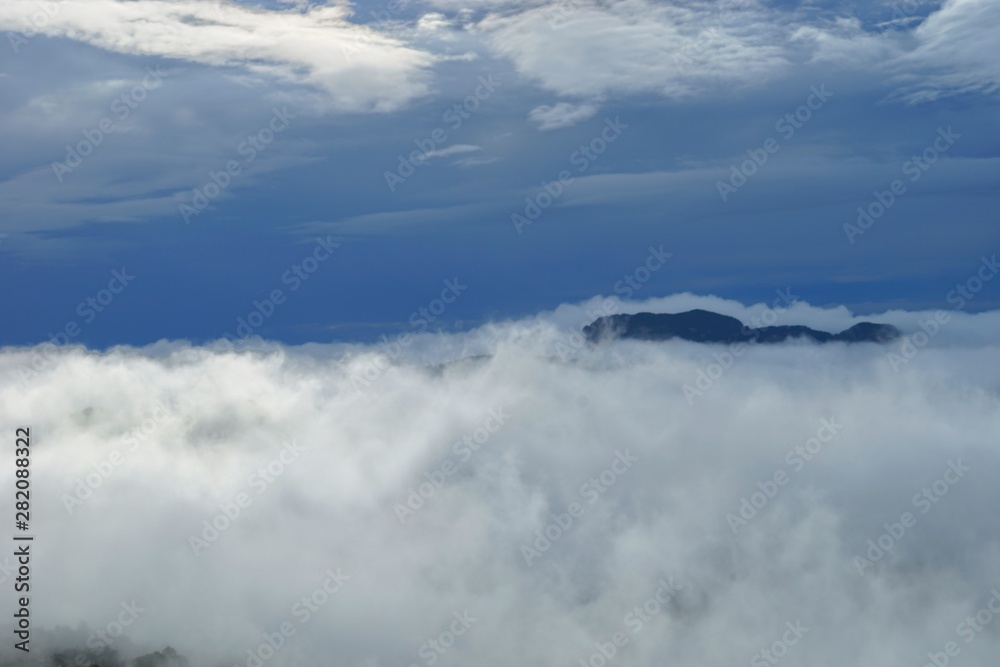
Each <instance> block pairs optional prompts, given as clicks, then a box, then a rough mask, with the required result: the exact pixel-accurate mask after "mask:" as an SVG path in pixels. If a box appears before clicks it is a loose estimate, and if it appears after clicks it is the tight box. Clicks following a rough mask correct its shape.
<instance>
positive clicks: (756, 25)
mask: <svg viewBox="0 0 1000 667" xmlns="http://www.w3.org/2000/svg"><path fill="white" fill-rule="evenodd" d="M0 30H3V31H5V34H4V39H3V40H2V41H3V42H4V43H3V44H0V140H2V145H3V147H4V150H3V151H2V153H0V179H2V182H0V206H2V212H3V215H2V216H0V234H3V236H2V237H0V279H2V280H3V281H4V284H6V285H7V286H8V289H6V290H4V292H3V294H2V296H0V307H2V308H3V312H4V314H5V318H4V323H5V326H3V327H2V328H0V344H17V345H21V344H34V343H39V342H43V341H45V340H48V339H49V338H50V335H52V334H54V333H57V332H59V331H66V327H67V325H70V329H69V330H70V331H74V332H76V333H74V334H72V335H71V336H68V337H69V338H71V342H82V343H85V344H87V345H91V346H97V347H106V346H109V345H115V344H136V345H141V344H147V343H151V342H153V341H156V340H158V339H161V338H169V339H177V338H187V339H191V340H193V341H195V342H203V341H207V340H213V339H217V338H219V337H221V336H223V335H224V334H225V333H228V332H233V331H235V330H236V327H237V325H238V321H239V318H241V317H242V318H244V319H246V318H247V317H248V315H249V314H250V313H252V312H253V311H255V310H257V309H258V307H257V306H255V304H254V302H255V301H257V302H258V303H262V302H263V301H265V300H267V299H268V298H269V295H271V294H272V293H273V292H274V291H275V290H281V296H282V297H283V298H282V299H280V301H281V303H279V304H277V305H276V306H275V307H274V310H273V312H269V313H265V314H266V315H267V316H266V317H265V318H263V321H262V323H261V324H260V326H255V327H253V329H254V331H253V333H254V334H256V335H260V336H263V337H265V338H271V339H276V340H281V341H285V342H290V343H301V342H306V341H328V340H335V339H336V340H370V339H373V338H377V337H378V336H379V335H382V334H390V335H391V334H393V333H396V332H399V331H404V330H407V329H408V328H412V323H411V321H410V317H411V315H412V313H414V312H417V311H418V309H419V308H421V307H424V306H426V305H427V304H429V303H430V302H432V300H434V299H435V298H436V297H438V296H439V295H440V294H441V292H442V290H444V289H446V286H445V285H446V283H445V281H455V280H456V279H457V280H458V281H459V283H460V284H461V285H464V286H467V288H465V289H464V290H463V291H462V293H461V296H460V297H458V298H456V299H455V300H454V302H453V303H451V304H449V305H448V307H447V309H446V310H445V312H444V313H442V315H441V316H440V317H439V318H436V319H435V322H434V324H433V326H434V327H437V326H439V325H440V326H442V327H443V328H468V327H471V326H475V325H477V324H479V323H482V322H484V321H489V320H495V319H505V318H511V317H520V316H524V315H527V314H531V313H535V312H538V311H540V310H546V309H551V308H554V307H556V306H558V305H559V304H561V303H566V302H578V301H582V300H585V299H588V298H590V297H593V296H595V295H602V294H603V295H615V294H616V285H618V286H619V287H620V285H621V283H619V281H621V280H622V279H623V277H625V276H627V275H635V271H636V270H637V267H639V266H641V265H642V264H643V263H644V262H645V261H646V258H647V255H648V254H649V248H650V247H651V246H652V247H654V248H659V247H660V246H662V247H663V249H664V250H665V251H666V252H669V253H671V257H670V259H669V261H667V262H666V264H665V265H664V266H663V267H662V268H660V269H658V270H656V271H653V272H651V273H650V274H648V280H646V281H645V282H642V283H641V288H639V289H635V290H632V293H631V294H630V295H626V294H624V290H622V289H619V290H618V292H617V294H618V296H622V297H624V296H631V298H632V299H645V298H652V297H661V296H664V295H668V294H673V293H678V292H692V293H695V294H713V295H718V296H722V297H726V298H733V299H738V300H741V301H743V302H745V303H752V302H755V301H765V300H769V299H770V298H771V296H772V295H773V293H774V290H775V289H777V288H786V287H790V288H792V291H793V292H794V293H795V294H797V295H799V296H800V298H801V299H803V300H805V301H808V302H810V303H813V304H816V305H828V304H846V305H847V306H848V307H850V308H852V309H853V310H854V311H856V312H862V313H867V312H880V311H884V310H886V309H889V308H911V309H915V308H931V307H947V304H946V294H947V293H948V292H949V290H951V289H952V288H953V287H954V285H955V284H956V283H958V282H960V281H964V280H965V279H966V278H967V277H968V276H969V275H970V274H971V273H972V272H973V271H974V270H975V269H976V267H977V266H978V265H979V263H980V261H981V257H982V256H984V255H985V256H987V257H989V256H991V255H993V254H994V253H996V252H997V251H998V250H1000V247H998V246H1000V243H998V241H1000V234H998V231H997V221H996V210H997V197H998V194H997V193H998V188H997V177H998V175H1000V169H998V167H1000V160H998V153H1000V133H998V132H997V131H996V127H997V121H996V119H997V111H998V105H997V90H998V86H1000V65H998V64H997V63H1000V52H998V48H1000V47H998V44H1000V43H998V42H997V40H996V35H997V34H998V31H1000V5H997V4H996V3H995V2H989V1H987V0H958V1H951V2H944V3H938V2H917V1H914V2H898V3H895V4H890V3H881V4H880V3H865V4H863V5H861V6H856V5H853V4H851V3H841V2H757V1H753V0H750V1H743V0H734V1H733V2H696V1H685V2H651V1H649V0H616V1H612V2H601V3H597V2H590V1H588V0H573V1H570V0H566V1H564V2H557V3H538V2H531V1H524V2H522V1H516V0H515V1H503V0H468V1H463V0H426V1H423V2H417V1H414V2H409V3H406V4H405V6H403V5H400V4H397V3H372V2H367V3H343V4H334V3H323V2H312V3H306V2H297V3H295V2H293V3H289V2H267V3H243V4H235V3H218V2H213V1H201V0H177V1H166V0H134V1H130V2H123V1H119V0H87V1H86V2H84V1H82V0H61V1H60V0H52V1H51V2H45V1H44V0H42V1H41V2H39V1H37V0H7V1H5V2H4V3H3V5H2V7H0ZM456 105H457V106H456ZM789 114H791V116H789ZM796 114H798V115H797V117H796ZM415 151H416V154H415V157H416V158H417V159H416V160H415V164H412V163H411V164H410V165H404V166H403V167H402V168H401V167H400V161H401V159H402V160H403V161H404V162H411V161H410V158H411V157H414V152H415ZM74 152H75V153H81V155H80V159H79V163H78V164H77V158H76V157H75V156H74V155H73V153H74ZM83 152H87V153H89V154H88V155H82V153H83ZM59 163H62V165H61V166H60V165H59ZM411 167H412V174H411V173H410V171H411ZM387 173H388V174H394V176H387ZM401 174H402V175H404V176H405V178H404V177H403V176H401ZM560 174H562V175H563V177H564V178H563V184H561V185H559V186H558V187H557V186H555V185H552V184H553V183H559V181H560ZM213 180H214V182H213ZM387 181H389V182H387ZM894 182H895V187H896V193H897V194H892V189H893V184H894ZM218 184H224V187H218ZM544 184H548V187H549V192H548V193H546V190H545V187H544ZM390 185H391V187H390ZM557 190H558V192H557ZM550 193H556V194H555V196H554V197H551V196H549V194H550ZM199 197H204V198H203V199H201V200H199ZM879 199H881V200H882V203H879ZM196 204H201V205H200V206H198V207H197V208H194V209H193V211H194V212H192V208H190V207H194V206H195V205H196ZM532 204H534V205H538V209H537V211H535V210H534V209H533V208H532ZM883 204H885V205H884V206H883ZM859 207H861V208H862V209H864V210H869V211H871V212H873V213H878V212H879V210H880V208H884V212H882V213H881V215H875V216H873V217H872V218H871V222H870V224H869V223H866V224H867V225H868V226H867V228H864V229H861V228H857V227H855V228H852V227H851V225H855V226H856V225H857V221H858V217H859V212H858V209H859ZM185 211H186V212H187V213H186V214H185ZM536 212H537V217H535V213H536ZM529 213H530V214H531V216H530V217H533V218H534V219H532V220H531V221H530V224H518V222H517V220H518V218H515V219H514V220H513V221H512V216H513V215H521V216H528V214H529ZM845 225H847V226H848V227H846V228H845ZM852 230H853V231H852ZM859 230H860V231H859ZM317 239H320V240H321V243H320V242H318V241H317ZM324 244H325V245H324ZM317 248H321V249H320V250H319V251H317ZM317 252H318V253H319V255H317V254H316V253H317ZM319 256H322V259H318V257H319ZM309 258H312V259H309ZM297 266H298V267H300V268H299V269H296V268H295V267H297ZM310 268H312V269H314V270H313V271H311V272H310V271H309V270H308V269H310ZM122 269H125V271H126V275H134V276H135V277H134V279H128V280H127V281H126V282H127V284H126V285H122V284H121V281H120V280H118V281H117V282H116V280H117V279H114V273H113V272H115V271H118V272H121V271H122ZM289 272H291V273H289ZM300 276H302V277H300ZM88 299H94V300H96V303H97V305H98V306H100V312H98V310H97V308H96V307H95V306H93V304H91V305H89V306H88V305H86V304H87V300H88ZM102 300H103V301H104V302H106V303H102ZM998 303H1000V297H998V296H997V295H996V294H995V293H991V291H990V290H985V291H984V292H983V293H982V294H981V295H979V296H978V297H977V298H976V300H975V302H971V303H970V304H969V305H968V307H967V308H968V309H969V310H983V309H993V308H996V307H997V306H998ZM81 304H84V305H82V306H81ZM261 310H262V311H269V308H268V307H267V305H266V304H265V305H264V306H263V308H261ZM91 313H92V314H91ZM73 324H75V325H76V326H75V327H74V326H72V325H73Z"/></svg>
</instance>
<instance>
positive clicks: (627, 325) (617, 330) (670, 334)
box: [583, 310, 900, 343]
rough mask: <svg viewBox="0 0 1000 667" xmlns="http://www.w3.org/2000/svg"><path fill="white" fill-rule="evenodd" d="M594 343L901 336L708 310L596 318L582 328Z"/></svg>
mask: <svg viewBox="0 0 1000 667" xmlns="http://www.w3.org/2000/svg"><path fill="white" fill-rule="evenodd" d="M583 333H584V335H586V337H587V339H588V340H590V341H591V342H598V341H600V340H604V339H607V338H625V339H633V340H670V339H672V338H681V339H683V340H689V341H694V342H696V343H751V342H753V343H780V342H782V341H786V340H789V339H792V338H806V339H809V340H813V341H816V342H818V343H829V342H837V341H840V342H845V343H883V342H885V341H889V340H893V339H895V338H898V337H899V336H900V332H899V329H897V328H896V327H894V326H892V325H890V324H877V323H875V322H859V323H858V324H855V325H854V326H852V327H851V328H849V329H845V330H844V331H841V332H840V333H836V334H832V333H828V332H826V331H817V330H816V329H810V328H809V327H806V326H801V325H783V326H770V327H759V328H752V327H748V326H746V325H744V324H743V323H742V322H740V321H739V320H738V319H736V318H735V317H729V316H727V315H720V314H719V313H713V312H710V311H707V310H689V311H687V312H684V313H674V314H669V313H636V314H634V315H610V316H608V317H601V318H598V319H596V320H594V321H593V322H592V323H590V324H588V325H587V326H585V327H584V328H583Z"/></svg>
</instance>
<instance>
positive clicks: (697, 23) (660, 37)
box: [478, 0, 788, 97]
mask: <svg viewBox="0 0 1000 667" xmlns="http://www.w3.org/2000/svg"><path fill="white" fill-rule="evenodd" d="M786 22H787V18H786V17H784V16H782V15H780V14H777V13H772V12H769V11H767V10H765V9H764V8H763V7H762V6H760V5H759V4H758V3H757V2H750V3H738V7H733V6H732V5H728V6H727V5H719V4H718V3H707V2H684V3H670V4H666V3H654V2H648V1H647V0H616V1H614V2H610V3H597V2H592V1H591V0H572V1H571V0H566V2H562V3H551V4H547V5H544V6H541V7H533V8H530V9H527V10H524V11H521V12H518V13H506V14H499V13H497V14H492V15H490V16H487V17H486V18H485V19H484V20H483V21H481V22H480V23H479V25H478V27H479V28H480V29H481V30H483V31H484V32H485V33H486V35H487V36H488V37H489V39H490V40H491V43H492V44H493V47H494V49H495V51H496V52H497V53H498V54H500V55H502V56H505V57H507V58H509V59H510V60H512V61H513V63H514V64H515V66H516V67H517V69H518V70H519V71H520V72H521V73H522V74H523V75H524V76H526V77H528V78H530V79H534V80H536V81H538V82H539V84H540V85H541V86H542V87H544V88H545V89H547V90H552V91H555V92H557V93H560V94H564V95H579V96H600V95H603V94H609V93H619V94H621V93H647V92H651V93H656V94H660V95H663V96H666V97H687V96H690V95H694V94H698V93H702V92H704V91H705V90H706V89H712V88H715V87H718V86H720V85H725V86H730V87H731V86H744V85H758V84H760V83H762V82H763V81H765V80H767V79H769V78H771V77H774V76H776V75H777V74H779V73H780V72H782V71H783V70H784V69H785V68H786V66H787V65H788V61H787V56H788V54H787V52H786V49H785V42H786V41H787V37H786V27H785V25H784V24H785V23H786Z"/></svg>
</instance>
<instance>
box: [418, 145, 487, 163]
mask: <svg viewBox="0 0 1000 667" xmlns="http://www.w3.org/2000/svg"><path fill="white" fill-rule="evenodd" d="M481 150H482V146H472V145H469V144H455V145H454V146H448V147H447V148H439V149H437V150H433V151H428V152H427V153H424V159H425V160H431V159H433V158H439V157H448V156H450V155H463V154H465V153H475V152H477V151H481Z"/></svg>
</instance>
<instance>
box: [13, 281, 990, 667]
mask: <svg viewBox="0 0 1000 667" xmlns="http://www.w3.org/2000/svg"><path fill="white" fill-rule="evenodd" d="M793 301H794V300H793ZM772 306H774V307H772ZM695 307H700V308H706V309H709V310H714V311H716V312H721V313H725V314H729V315H733V316H736V317H739V318H741V319H742V320H743V321H744V322H747V323H749V322H750V321H751V319H752V318H763V319H762V320H761V324H806V325H809V326H812V327H814V328H817V329H824V330H828V331H839V330H841V329H844V328H847V327H849V326H850V325H852V324H854V323H856V322H858V321H862V320H869V321H877V322H887V323H890V324H894V325H896V326H897V327H899V328H900V329H901V330H903V332H904V334H905V337H904V338H903V339H902V340H898V341H895V342H893V343H887V344H883V345H876V344H856V345H845V344H839V343H838V344H827V345H816V344H812V343H806V342H801V341H797V342H790V343H787V344H781V345H768V346H764V345H759V346H752V347H750V348H748V349H746V350H745V351H743V352H742V353H741V354H739V355H734V356H727V355H732V353H731V352H730V351H729V348H727V347H726V346H721V345H718V346H710V345H697V344H693V343H689V342H684V341H670V342H663V343H648V342H636V341H617V342H605V343H602V344H600V345H589V344H585V343H584V342H583V341H582V338H581V336H580V329H581V328H582V326H583V325H585V324H587V323H589V322H590V320H591V319H593V316H595V315H600V314H611V313H612V312H635V311H640V310H652V311H659V312H677V311H681V310H686V309H689V308H695ZM935 324H936V326H935ZM921 333H922V334H923V335H921ZM998 340H1000V312H988V313H979V314H970V313H965V312H960V311H952V312H949V313H948V314H947V315H946V316H945V314H942V313H936V312H934V311H928V312H921V313H918V312H904V311H891V312H887V313H883V314H879V315H868V316H865V317H856V316H853V315H852V314H851V313H850V312H849V311H847V310H846V309H844V308H833V309H824V308H817V307H813V306H809V305H808V304H805V303H802V302H800V301H794V302H793V303H792V305H791V306H787V303H786V302H783V301H781V299H780V295H777V296H776V299H775V303H774V304H770V303H769V304H756V305H753V306H744V305H742V304H739V303H735V302H732V301H725V300H722V299H717V298H714V297H697V296H692V295H676V296H673V297H669V298H664V299H657V300H652V301H647V302H643V303H624V302H618V301H608V300H606V299H603V298H595V299H593V300H591V301H589V302H587V303H584V304H576V305H566V306H562V307H560V308H558V309H556V310H555V311H552V312H548V313H544V314H541V315H538V316H537V317H533V318H529V319H525V320H520V321H510V322H500V323H493V324H489V325H485V326H482V327H479V328H477V329H475V330H472V331H468V332H462V333H422V334H419V335H416V336H413V337H408V338H406V339H405V341H406V342H405V343H401V342H400V341H401V339H400V338H399V337H395V338H392V337H390V338H389V339H387V340H386V341H383V342H382V343H379V344H375V345H369V346H363V345H348V344H329V345H318V344H317V345H305V346H297V347H289V346H283V345H280V344H276V343H265V342H259V344H257V345H255V346H248V347H249V349H243V350H240V351H233V350H232V349H227V348H229V347H230V346H228V345H226V344H223V343H219V344H213V345H208V346H192V345H190V344H187V343H183V342H160V343H158V344H155V345H151V346H149V347H146V348H141V349H137V348H128V347H121V348H114V349H111V350H105V351H101V352H96V351H91V350H87V349H85V348H82V347H71V348H61V349H59V350H55V351H53V350H52V349H48V350H43V349H42V348H33V349H26V348H6V349H3V350H2V351H0V423H3V424H4V425H5V426H4V428H5V429H6V432H7V433H8V440H9V441H10V443H9V444H10V447H9V448H8V449H11V448H13V440H14V435H13V434H14V429H15V428H16V427H18V426H30V428H31V442H32V445H31V447H32V461H31V470H32V478H31V479H32V533H33V534H34V535H35V536H36V538H35V542H34V544H33V560H32V590H31V607H32V613H33V624H34V627H35V628H36V630H35V633H34V635H33V640H32V641H33V646H32V657H33V658H34V657H36V656H37V657H39V658H44V657H45V656H46V652H50V651H54V650H56V649H66V648H74V647H79V646H83V645H87V644H88V643H89V645H90V648H91V650H92V651H96V652H97V653H98V654H101V653H102V652H103V653H104V654H105V655H107V654H108V653H110V650H112V649H113V650H116V651H118V653H119V654H120V655H121V656H122V657H124V658H128V657H131V656H135V655H139V654H142V653H146V652H149V651H152V650H160V649H162V648H163V647H164V646H166V645H170V646H173V647H174V648H176V649H177V650H178V651H179V652H180V653H181V654H183V655H186V656H187V657H188V658H189V659H190V660H191V662H192V665H193V667H195V666H198V665H247V666H249V667H259V666H260V665H293V664H294V665H324V666H329V667H339V666H344V667H353V666H365V667H382V666H384V667H389V666H394V667H396V666H402V667H408V666H410V665H432V664H438V665H497V666H504V665H519V666H535V665H537V666H539V667H541V666H545V667H552V666H558V665H565V666H567V667H569V666H577V665H590V666H591V667H602V666H603V665H605V664H608V665H626V666H653V665H657V666H660V665H676V666H678V667H716V666H718V667H722V666H726V667H731V666H732V665H751V667H757V666H758V665H769V664H779V663H780V664H783V665H790V666H791V665H808V666H810V667H822V666H824V665H830V666H833V665H838V666H839V665H854V666H856V667H869V666H871V667H895V666H897V665H898V666H901V667H902V666H912V667H921V666H922V665H925V664H931V665H937V667H943V665H945V664H961V665H969V666H973V665H985V664H992V663H993V662H994V661H995V657H996V655H998V654H1000V618H995V617H996V613H995V612H1000V592H997V591H1000V524H998V522H997V509H998V508H1000V485H998V484H997V480H998V479H1000V447H998V435H1000V374H998V369H1000V345H998V343H997V341H998ZM685 386H687V387H688V388H689V390H688V391H685ZM691 388H694V389H695V390H696V391H690V389H691ZM12 459H13V453H12V452H9V455H8V456H5V457H4V458H3V460H2V461H0V470H2V472H3V474H2V476H0V479H3V480H6V481H4V482H3V484H4V485H6V486H7V488H8V492H9V493H8V495H9V494H12V493H13V474H12V470H13V460H12ZM4 558H6V560H4ZM12 566H13V559H12V558H11V557H10V556H0V568H2V569H0V577H2V578H3V579H4V581H3V582H2V583H0V585H2V586H3V587H4V588H5V589H7V588H8V587H10V586H12V582H11V579H12V577H13V576H14V574H13V570H12ZM12 598H13V596H12V595H7V594H5V595H4V596H3V613H4V618H5V619H7V620H6V621H5V622H6V623H8V624H9V619H11V614H12V613H13V610H14V602H13V599H12ZM123 610H124V611H123ZM977 615H978V616H977ZM81 623H83V624H84V625H83V626H81V625H80V624H81ZM43 630H44V632H43ZM119 635H120V636H119ZM5 636H6V637H7V640H5V641H4V642H3V646H2V647H0V661H6V660H13V659H15V658H16V657H17V656H16V655H15V651H13V649H12V644H13V642H14V640H13V638H12V637H13V635H11V634H9V630H7V631H6V632H5Z"/></svg>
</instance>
